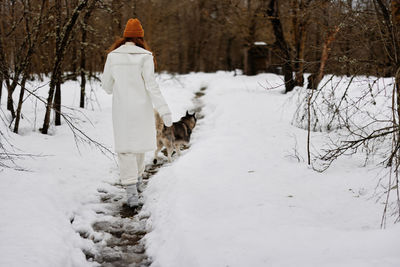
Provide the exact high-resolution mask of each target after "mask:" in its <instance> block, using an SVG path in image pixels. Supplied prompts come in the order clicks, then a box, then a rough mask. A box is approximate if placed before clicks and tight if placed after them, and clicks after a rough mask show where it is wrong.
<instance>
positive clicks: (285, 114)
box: [0, 72, 400, 267]
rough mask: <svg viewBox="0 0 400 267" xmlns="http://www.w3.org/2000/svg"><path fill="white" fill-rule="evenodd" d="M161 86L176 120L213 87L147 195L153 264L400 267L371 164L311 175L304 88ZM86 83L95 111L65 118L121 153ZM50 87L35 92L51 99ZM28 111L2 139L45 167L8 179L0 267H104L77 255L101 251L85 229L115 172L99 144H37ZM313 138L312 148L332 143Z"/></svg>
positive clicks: (70, 94) (106, 103)
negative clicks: (302, 115)
mask: <svg viewBox="0 0 400 267" xmlns="http://www.w3.org/2000/svg"><path fill="white" fill-rule="evenodd" d="M158 80H159V82H160V86H161V88H162V91H163V93H164V95H165V97H166V99H167V102H168V103H170V107H171V110H172V112H173V118H174V120H178V119H179V118H180V117H181V116H183V115H184V114H185V112H186V110H188V109H189V110H191V109H192V108H193V103H192V98H193V97H194V94H195V92H196V91H198V90H199V89H200V88H202V87H206V88H207V89H206V90H205V96H203V97H202V98H201V101H202V102H203V104H204V107H203V110H202V113H203V115H204V116H205V117H204V119H202V120H199V121H198V125H197V126H196V128H195V131H194V132H193V135H192V140H191V143H192V145H191V148H190V149H189V150H186V151H184V153H183V155H182V156H181V157H180V158H176V159H175V160H174V162H173V163H171V164H167V165H166V166H165V167H164V168H162V169H161V170H160V171H159V172H158V173H157V174H156V175H155V176H153V177H152V178H151V180H150V182H149V185H148V187H147V189H146V191H145V192H144V194H145V206H144V207H143V211H142V212H143V213H149V214H150V215H151V216H150V218H149V220H148V222H147V223H148V228H149V229H150V230H151V231H150V232H149V233H148V234H147V235H146V237H145V238H146V244H147V248H146V249H147V254H148V255H149V256H151V257H152V259H153V266H155V267H158V266H162V267H168V266H174V267H179V266H191V267H192V266H193V267H196V266H207V267H208V266H362V267H365V266H400V255H399V253H398V247H399V245H400V240H399V238H398V236H400V235H399V234H400V225H398V224H388V226H387V229H385V230H381V229H380V219H381V218H380V216H381V213H382V210H383V205H382V203H381V202H380V201H377V198H376V197H375V196H374V193H375V187H376V185H377V182H378V179H379V175H380V168H376V164H374V163H370V164H369V165H367V166H366V167H364V166H363V163H364V162H363V157H362V155H360V154H356V155H354V156H352V157H345V158H342V159H339V160H338V161H337V162H335V163H334V164H333V166H332V167H331V168H330V169H328V170H327V171H326V172H324V173H318V172H315V171H314V170H312V169H311V168H309V167H307V165H306V163H305V162H304V160H302V158H303V159H304V158H306V153H305V140H306V132H305V131H304V130H302V129H300V128H297V127H295V126H293V125H292V124H291V122H292V120H293V114H294V112H295V110H296V100H295V99H296V97H297V94H298V92H293V93H290V94H286V95H285V94H282V91H283V88H282V87H281V84H282V77H279V76H276V75H273V74H259V75H257V76H252V77H247V76H242V75H239V76H234V75H233V73H228V72H217V73H210V74H205V73H192V74H188V75H176V76H172V75H170V74H165V73H164V74H161V75H159V79H158ZM45 82H46V81H45ZM45 82H44V83H45ZM39 84H43V83H39V82H37V81H36V82H33V84H32V86H38V85H39ZM91 86H92V91H91V95H92V97H93V99H95V96H96V98H97V99H98V103H94V104H93V105H92V106H89V108H88V109H85V110H81V109H76V110H69V111H68V112H69V113H71V114H73V115H74V116H75V117H78V118H79V119H80V120H79V121H76V123H77V124H78V126H79V127H81V128H82V129H83V130H84V131H85V132H86V133H87V134H88V135H89V136H90V137H91V138H93V139H95V140H96V141H99V142H100V143H102V144H104V145H105V146H106V147H109V148H110V149H112V144H113V139H112V138H113V136H112V129H111V127H112V124H111V98H110V96H108V95H106V94H105V93H104V92H103V91H102V90H101V89H100V86H99V84H98V83H93V84H92V85H91ZM265 86H268V87H271V88H275V87H276V89H273V90H266V89H265V88H264V87H265ZM46 90H47V88H46V87H43V88H41V89H38V93H39V94H40V95H42V96H43V97H45V96H46V93H47V91H46ZM15 96H18V92H16V93H15ZM62 99H63V103H64V105H67V106H73V107H77V106H78V103H79V85H78V83H77V82H68V83H66V84H65V85H64V87H63V96H62ZM2 101H3V102H2V109H3V111H4V110H5V102H4V99H3V100H2ZM23 111H24V115H25V117H24V118H25V119H24V120H23V124H22V125H21V133H22V134H21V135H15V134H12V133H9V134H7V135H6V137H7V138H8V139H9V141H10V142H11V143H12V144H13V145H14V146H15V147H16V148H15V152H16V153H18V152H21V151H20V150H17V149H21V150H22V152H23V153H27V154H33V155H41V157H23V158H21V159H17V160H16V163H17V164H18V165H19V166H22V167H24V168H25V169H27V170H28V171H16V170H13V169H3V170H2V171H1V172H0V195H1V201H0V212H1V214H2V216H1V217H0V251H1V255H2V256H1V257H0V266H74V267H75V266H96V264H95V263H91V262H88V261H86V259H85V255H84V254H83V252H82V250H89V251H91V250H94V244H93V241H92V240H89V239H84V238H82V237H81V236H80V235H79V233H78V232H80V233H91V234H93V229H92V227H91V225H92V224H93V222H95V221H96V219H97V218H98V216H100V215H98V214H96V211H97V210H98V209H101V207H100V205H99V202H100V200H99V193H98V189H102V188H105V189H107V190H119V189H117V188H115V187H113V186H112V184H114V183H115V182H117V177H118V169H117V165H116V162H115V160H114V158H113V156H112V155H110V154H106V155H104V154H102V153H101V152H100V151H99V150H98V149H96V148H94V147H93V146H88V145H85V144H80V145H79V149H78V147H77V146H76V145H75V141H74V138H73V135H72V134H71V132H70V130H69V128H68V126H67V125H65V123H64V125H63V126H61V127H52V128H51V135H42V134H40V133H39V132H38V130H37V129H38V128H39V126H40V123H41V120H42V118H43V114H44V107H43V106H42V105H41V104H40V103H38V104H37V109H36V111H35V101H31V100H27V101H26V103H25V104H24V110H23ZM35 114H36V116H37V118H36V119H35ZM1 127H2V128H0V129H1V131H2V132H4V131H5V126H1ZM32 128H34V129H35V131H32ZM312 138H313V139H312V140H313V143H314V146H315V149H317V148H319V147H321V146H322V145H323V142H324V140H325V139H324V138H325V134H324V133H321V132H318V133H313V134H312ZM296 144H297V153H298V154H299V155H300V162H299V161H298V160H297V159H296V158H295V157H293V155H294V153H295V152H294V147H295V146H296ZM10 149H11V148H10ZM151 159H152V154H151V153H149V154H148V155H147V157H146V161H147V162H148V163H150V162H151ZM71 221H72V223H71Z"/></svg>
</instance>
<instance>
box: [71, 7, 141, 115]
mask: <svg viewBox="0 0 400 267" xmlns="http://www.w3.org/2000/svg"><path fill="white" fill-rule="evenodd" d="M95 4H96V1H93V2H92V3H91V4H90V6H89V7H88V10H87V12H86V13H85V15H84V16H83V22H82V26H81V33H82V41H81V48H80V54H81V62H80V72H81V73H80V75H81V94H80V101H79V107H81V108H85V93H86V92H85V91H86V49H87V45H86V39H87V27H88V24H89V19H90V16H91V14H92V11H93V9H94V7H95ZM134 4H135V6H136V2H135V3H134Z"/></svg>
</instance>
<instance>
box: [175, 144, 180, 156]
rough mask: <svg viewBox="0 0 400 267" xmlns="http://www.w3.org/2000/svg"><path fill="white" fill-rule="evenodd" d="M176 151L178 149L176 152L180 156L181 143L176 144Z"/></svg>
mask: <svg viewBox="0 0 400 267" xmlns="http://www.w3.org/2000/svg"><path fill="white" fill-rule="evenodd" d="M175 151H176V153H177V154H178V156H180V155H181V145H180V144H177V145H176V146H175Z"/></svg>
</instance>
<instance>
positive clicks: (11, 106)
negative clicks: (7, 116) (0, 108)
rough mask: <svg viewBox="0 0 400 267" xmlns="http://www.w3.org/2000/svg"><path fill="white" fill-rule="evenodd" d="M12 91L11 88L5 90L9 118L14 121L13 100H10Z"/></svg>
mask: <svg viewBox="0 0 400 267" xmlns="http://www.w3.org/2000/svg"><path fill="white" fill-rule="evenodd" d="M13 92H14V90H12V89H11V88H7V93H8V95H7V110H9V111H10V112H11V117H12V118H13V119H14V118H15V110H14V100H13V98H12V94H13Z"/></svg>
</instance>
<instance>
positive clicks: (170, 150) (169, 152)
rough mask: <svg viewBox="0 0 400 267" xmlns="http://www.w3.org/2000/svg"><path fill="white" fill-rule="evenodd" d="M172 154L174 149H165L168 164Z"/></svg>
mask: <svg viewBox="0 0 400 267" xmlns="http://www.w3.org/2000/svg"><path fill="white" fill-rule="evenodd" d="M173 152H174V149H173V148H172V147H167V155H168V162H169V163H171V162H172V153H173Z"/></svg>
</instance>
